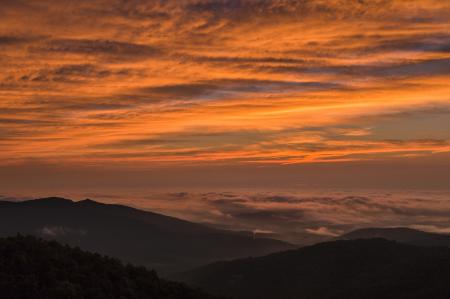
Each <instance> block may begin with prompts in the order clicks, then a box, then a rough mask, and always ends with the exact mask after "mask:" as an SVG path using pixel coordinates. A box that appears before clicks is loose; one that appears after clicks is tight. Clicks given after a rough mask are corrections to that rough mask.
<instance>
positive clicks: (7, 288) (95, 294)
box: [0, 236, 214, 299]
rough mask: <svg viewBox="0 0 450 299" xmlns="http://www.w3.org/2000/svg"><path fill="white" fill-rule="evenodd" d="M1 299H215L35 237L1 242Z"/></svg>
mask: <svg viewBox="0 0 450 299" xmlns="http://www.w3.org/2000/svg"><path fill="white" fill-rule="evenodd" d="M0 298H2V299H78V298H80V299H89V298H92V299H94V298H95V299H106V298H108V299H122V298H127V299H141V298H152V299H188V298H189V299H213V298H214V297H213V296H210V295H207V294H205V293H203V292H201V291H199V290H193V289H191V288H189V287H187V286H185V285H183V284H180V283H176V282H169V281H166V280H163V279H160V278H158V276H157V275H156V273H155V272H154V271H148V270H146V269H145V268H143V267H134V266H130V265H127V266H125V265H123V264H122V263H121V262H120V261H118V260H116V259H112V258H107V257H103V256H100V255H99V254H93V253H89V252H84V251H81V250H80V249H78V248H70V247H68V246H62V245H60V244H58V243H57V242H54V241H52V242H48V241H42V240H38V239H36V238H34V237H30V236H29V237H21V236H17V237H10V238H0Z"/></svg>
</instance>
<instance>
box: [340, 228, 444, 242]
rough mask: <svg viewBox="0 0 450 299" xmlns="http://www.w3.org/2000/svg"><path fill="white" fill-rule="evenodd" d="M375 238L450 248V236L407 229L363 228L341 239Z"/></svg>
mask: <svg viewBox="0 0 450 299" xmlns="http://www.w3.org/2000/svg"><path fill="white" fill-rule="evenodd" d="M373 238H383V239H387V240H392V241H397V242H402V243H407V244H412V245H419V246H446V247H450V235H447V234H437V233H429V232H424V231H420V230H415V229H411V228H406V227H392V228H363V229H358V230H355V231H352V232H349V233H347V234H344V235H342V236H341V237H340V238H339V239H342V240H356V239H373Z"/></svg>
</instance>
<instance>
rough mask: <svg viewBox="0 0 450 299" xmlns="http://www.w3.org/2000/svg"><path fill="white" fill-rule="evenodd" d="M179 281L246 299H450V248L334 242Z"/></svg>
mask: <svg viewBox="0 0 450 299" xmlns="http://www.w3.org/2000/svg"><path fill="white" fill-rule="evenodd" d="M176 279H179V280H181V281H184V282H187V283H188V284H190V285H193V286H200V287H202V288H204V289H205V290H207V291H209V292H211V293H213V294H221V295H232V296H235V297H236V298H246V299H256V298H259V299H273V298H283V299H294V298H297V299H298V298H301V299H316V298H317V299H328V298H342V299H352V298H358V299H360V298H364V299H380V298H383V299H390V298H392V299H418V298H420V299H430V298H433V299H440V298H442V299H443V298H447V299H448V298H450V249H449V248H445V247H420V246H413V245H408V244H402V243H397V242H394V241H388V240H384V239H370V240H351V241H333V242H327V243H321V244H317V245H313V246H309V247H303V248H300V249H297V250H291V251H286V252H280V253H275V254H271V255H268V256H264V257H259V258H248V259H239V260H235V261H230V262H218V263H213V264H210V265H207V266H204V267H201V268H198V269H196V270H193V271H190V272H186V273H183V274H180V275H178V276H177V277H176Z"/></svg>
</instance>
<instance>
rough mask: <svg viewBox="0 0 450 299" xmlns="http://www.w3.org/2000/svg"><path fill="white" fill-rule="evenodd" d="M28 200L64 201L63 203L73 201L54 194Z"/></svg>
mask: <svg viewBox="0 0 450 299" xmlns="http://www.w3.org/2000/svg"><path fill="white" fill-rule="evenodd" d="M28 202H65V203H73V201H72V200H70V199H67V198H63V197H56V196H52V197H43V198H38V199H33V200H28Z"/></svg>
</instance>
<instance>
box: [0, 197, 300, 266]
mask: <svg viewBox="0 0 450 299" xmlns="http://www.w3.org/2000/svg"><path fill="white" fill-rule="evenodd" d="M16 233H22V234H33V235H37V236H40V237H43V238H51V239H56V240H58V241H60V242H63V243H68V244H71V245H76V246H80V247H81V248H83V249H86V250H90V251H95V252H99V253H102V254H107V255H110V256H113V257H117V258H121V259H123V260H125V261H128V262H132V263H135V264H141V265H145V266H149V267H151V268H154V269H158V270H161V271H164V272H171V271H175V270H177V271H178V270H185V269H189V268H191V267H194V266H200V265H203V264H206V263H209V262H212V261H217V260H221V259H231V258H237V257H247V256H259V255H264V254H268V253H272V252H275V251H279V250H286V249H290V248H292V246H291V245H290V244H287V243H284V242H281V241H278V240H272V239H263V238H256V239H253V238H252V237H249V236H244V235H241V234H234V233H233V232H230V231H224V230H217V229H213V228H210V227H207V226H203V225H200V224H196V223H192V222H188V221H184V220H180V219H176V218H172V217H168V216H164V215H161V214H156V213H151V212H145V211H141V210H137V209H134V208H130V207H126V206H121V205H107V204H102V203H98V202H95V201H92V200H84V201H80V202H73V201H71V200H67V199H62V198H44V199H38V200H31V201H24V202H0V236H8V235H9V236H10V235H15V234H16Z"/></svg>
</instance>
